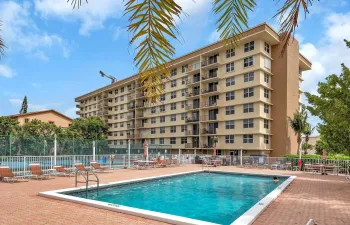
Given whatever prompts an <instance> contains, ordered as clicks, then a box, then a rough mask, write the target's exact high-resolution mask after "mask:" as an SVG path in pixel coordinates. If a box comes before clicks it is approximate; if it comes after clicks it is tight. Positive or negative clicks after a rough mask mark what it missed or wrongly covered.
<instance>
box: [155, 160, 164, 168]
mask: <svg viewBox="0 0 350 225" xmlns="http://www.w3.org/2000/svg"><path fill="white" fill-rule="evenodd" d="M155 165H156V167H157V168H164V167H166V164H165V162H164V160H162V159H159V160H158V161H156V164H155Z"/></svg>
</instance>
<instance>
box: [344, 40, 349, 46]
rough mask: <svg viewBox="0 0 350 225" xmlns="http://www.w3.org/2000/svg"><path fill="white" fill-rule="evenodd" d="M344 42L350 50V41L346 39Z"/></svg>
mask: <svg viewBox="0 0 350 225" xmlns="http://www.w3.org/2000/svg"><path fill="white" fill-rule="evenodd" d="M344 42H345V44H346V46H348V48H350V41H348V40H346V39H344Z"/></svg>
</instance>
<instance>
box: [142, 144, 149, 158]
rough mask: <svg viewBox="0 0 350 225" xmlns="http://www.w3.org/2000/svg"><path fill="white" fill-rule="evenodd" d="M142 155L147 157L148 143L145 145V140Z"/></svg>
mask: <svg viewBox="0 0 350 225" xmlns="http://www.w3.org/2000/svg"><path fill="white" fill-rule="evenodd" d="M143 155H144V156H145V157H147V156H148V143H147V140H145V142H143Z"/></svg>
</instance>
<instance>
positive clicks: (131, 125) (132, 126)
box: [126, 124, 135, 129]
mask: <svg viewBox="0 0 350 225" xmlns="http://www.w3.org/2000/svg"><path fill="white" fill-rule="evenodd" d="M126 126H127V128H129V129H132V128H135V124H127V125H126Z"/></svg>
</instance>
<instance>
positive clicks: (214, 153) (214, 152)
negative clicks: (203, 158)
mask: <svg viewBox="0 0 350 225" xmlns="http://www.w3.org/2000/svg"><path fill="white" fill-rule="evenodd" d="M213 156H216V144H215V143H214V148H213Z"/></svg>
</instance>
